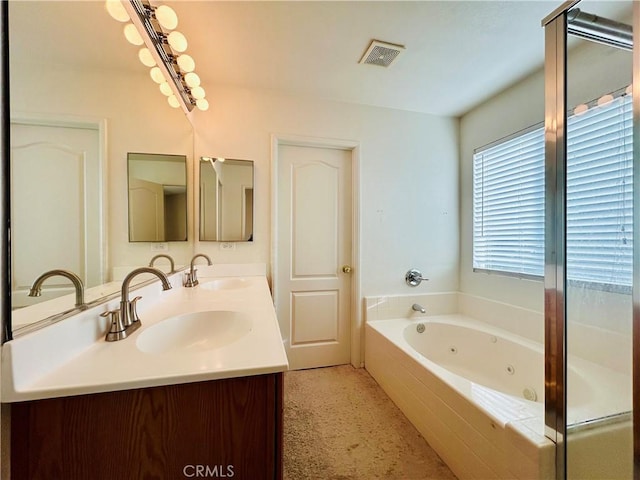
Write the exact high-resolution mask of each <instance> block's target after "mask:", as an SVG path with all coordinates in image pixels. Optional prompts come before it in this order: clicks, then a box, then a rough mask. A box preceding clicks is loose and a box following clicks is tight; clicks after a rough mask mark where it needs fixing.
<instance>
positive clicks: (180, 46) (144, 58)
mask: <svg viewBox="0 0 640 480" xmlns="http://www.w3.org/2000/svg"><path fill="white" fill-rule="evenodd" d="M122 1H123V2H125V4H126V5H124V4H122V3H120V0H107V10H108V11H109V13H110V14H111V16H112V17H113V18H115V19H116V20H118V21H120V22H123V21H124V22H126V21H128V20H131V21H132V22H133V26H134V27H136V29H137V30H138V31H139V33H140V35H141V36H144V37H146V38H147V39H148V41H144V43H146V44H147V46H149V47H150V48H153V50H154V51H155V53H156V54H157V55H152V54H151V53H150V51H149V50H148V49H146V48H143V49H141V50H140V52H139V57H140V61H141V62H142V63H143V64H144V65H146V66H148V67H152V68H155V67H158V69H159V70H160V71H159V72H152V75H151V77H152V78H153V79H154V81H156V82H157V83H159V84H161V91H162V92H163V93H164V94H165V95H167V97H168V99H167V100H168V102H169V105H171V106H172V107H179V106H180V105H181V104H182V105H183V107H184V108H185V110H186V112H187V113H189V112H191V111H192V110H193V109H194V107H197V108H198V109H200V110H207V109H208V108H209V103H208V102H207V100H206V98H205V91H204V89H203V88H202V87H201V86H200V78H199V77H198V76H197V75H196V74H195V73H193V70H194V69H195V62H194V61H193V59H192V58H191V57H190V56H189V55H186V54H184V53H180V54H176V53H175V52H174V49H173V48H172V43H175V41H170V40H174V39H170V38H169V37H170V36H173V37H176V38H178V43H177V44H176V49H177V50H179V51H180V52H183V51H184V50H186V47H187V41H186V38H185V37H184V35H183V34H181V33H180V32H175V31H173V32H170V33H165V31H164V29H167V30H173V29H174V28H176V27H177V25H178V17H177V15H176V13H175V12H174V11H173V9H172V8H171V7H168V6H166V5H160V6H158V7H153V6H152V5H151V3H150V2H149V0H122ZM114 6H115V7H116V9H115V10H117V12H118V13H119V10H120V9H122V10H124V11H125V14H124V15H118V14H115V15H114V13H113V10H114ZM127 11H128V12H127ZM132 14H135V17H137V20H138V21H137V22H136V21H135V20H134V19H132V18H131V16H130V15H132ZM125 16H126V18H125ZM141 29H142V31H140V30H141ZM127 38H129V36H127ZM132 43H133V42H132ZM154 57H155V58H154ZM157 58H159V59H160V61H161V62H162V66H160V65H156V59H157ZM162 67H163V68H162ZM154 73H155V74H154ZM160 74H161V75H160ZM190 74H191V75H190ZM166 76H168V77H169V81H170V82H171V83H172V84H173V85H175V87H176V89H175V91H176V92H177V94H178V95H179V97H180V100H178V98H176V96H175V95H174V94H173V92H172V91H171V90H172V89H171V87H169V86H168V84H164V82H162V80H163V78H160V77H166ZM194 76H195V78H197V82H194V81H193V77H194ZM188 80H189V81H188ZM163 84H164V85H163Z"/></svg>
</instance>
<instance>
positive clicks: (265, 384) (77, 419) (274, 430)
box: [11, 374, 282, 480]
mask: <svg viewBox="0 0 640 480" xmlns="http://www.w3.org/2000/svg"><path fill="white" fill-rule="evenodd" d="M281 387H282V374H271V375H260V376H254V377H244V378H236V379H227V380H216V381H210V382H200V383H189V384H184V385H171V386H166V387H154V388H146V389H139V390H128V391H122V392H109V393H101V394H95V395H84V396H76V397H67V398H56V399H48V400H38V401H32V402H22V403H15V404H13V405H12V408H11V420H12V425H11V427H12V428H11V430H12V431H11V470H12V478H13V479H14V480H20V479H29V480H36V479H46V480H50V479H52V478H61V479H62V478H64V479H65V480H74V479H78V480H86V479H87V478H91V479H94V480H101V479H104V480H113V479H116V478H117V479H142V478H154V479H167V480H169V479H171V480H173V479H176V478H186V477H197V476H200V477H203V476H205V475H206V476H208V477H209V478H212V477H213V478H216V476H217V478H225V476H226V477H229V478H237V479H245V478H247V479H255V480H259V479H274V478H281V476H282V467H281V451H282V450H281V438H282V437H281V431H282V428H281V422H282V416H281V410H282V391H281ZM198 474H200V475H198Z"/></svg>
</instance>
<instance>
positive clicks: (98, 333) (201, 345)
mask: <svg viewBox="0 0 640 480" xmlns="http://www.w3.org/2000/svg"><path fill="white" fill-rule="evenodd" d="M216 269H217V266H214V267H200V268H199V269H198V270H199V276H200V284H199V285H197V286H195V287H191V288H187V287H184V286H183V285H182V276H181V274H180V273H177V274H174V275H172V276H170V277H169V280H170V282H171V284H172V286H173V288H172V289H171V290H168V291H162V289H161V288H160V284H159V282H154V283H152V284H150V285H147V286H145V287H143V288H141V289H139V290H136V292H135V294H136V295H139V296H141V297H142V298H141V299H140V300H139V301H138V313H139V316H140V319H141V323H142V326H141V327H140V328H139V329H138V330H137V331H135V332H133V333H132V334H131V335H130V336H129V337H127V338H125V339H123V340H120V341H117V342H106V341H105V340H104V335H105V332H106V330H107V327H108V326H107V325H106V320H105V319H101V318H100V314H101V313H103V312H104V311H106V310H112V309H114V308H117V307H118V300H112V301H110V302H107V303H105V304H102V305H97V306H95V307H92V308H91V309H89V310H86V311H84V312H80V313H78V314H77V315H74V316H72V317H69V318H67V319H64V320H62V321H60V322H58V323H56V324H53V325H50V326H48V327H47V328H44V329H41V330H37V331H35V332H32V333H29V334H27V335H24V336H21V337H19V338H17V339H15V340H12V341H10V342H7V343H5V344H4V345H3V347H2V401H3V402H15V401H22V400H36V399H43V398H52V397H61V396H70V395H80V394H89V393H98V392H106V391H115V390H125V389H132V388H145V387H152V386H160V385H171V384H179V383H188V382H194V381H206V380H215V379H221V378H232V377H241V376H250V375H259V374H266V373H276V372H282V371H285V370H287V368H288V362H287V357H286V354H285V351H284V347H283V344H282V337H281V335H280V329H279V326H278V321H277V318H276V315H275V311H274V308H273V301H272V298H271V294H270V290H269V286H268V283H267V279H266V276H265V275H264V274H263V273H262V271H261V270H260V269H258V270H257V271H258V272H260V274H255V273H256V271H255V270H251V269H249V270H247V268H246V267H245V268H244V269H240V270H238V272H239V273H241V274H238V275H235V276H224V277H222V276H221V277H217V276H216V275H217V274H219V273H218V272H216ZM228 270H229V269H227V272H226V273H227V274H228V273H229V272H228Z"/></svg>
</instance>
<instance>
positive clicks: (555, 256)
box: [542, 0, 640, 480]
mask: <svg viewBox="0 0 640 480" xmlns="http://www.w3.org/2000/svg"><path fill="white" fill-rule="evenodd" d="M578 3H580V0H569V1H566V2H564V3H563V4H562V5H560V7H558V8H557V9H556V10H555V11H554V12H552V13H551V14H550V15H548V16H547V17H546V18H545V19H544V20H543V21H542V26H543V27H544V29H545V172H546V173H545V175H546V177H545V182H546V187H545V210H546V211H545V228H546V233H545V270H544V272H545V275H544V276H545V280H544V297H545V299H544V300H545V434H546V435H547V437H549V438H551V439H552V440H554V441H555V442H556V469H555V471H556V479H558V480H561V479H565V478H566V477H567V458H566V443H565V439H566V435H567V424H566V420H567V398H566V388H565V387H566V383H565V381H566V372H567V339H566V303H565V300H566V297H565V294H566V291H565V285H566V256H565V251H566V250H565V249H566V219H565V212H566V175H565V173H566V154H567V139H566V133H567V132H566V125H567V102H566V101H567V37H568V35H576V36H579V37H582V38H586V39H588V40H592V41H596V42H599V43H603V44H607V45H611V46H615V47H619V48H624V49H626V50H632V54H633V80H632V85H633V91H634V92H640V45H639V43H640V42H638V41H636V42H634V41H633V39H634V36H633V32H634V31H635V32H636V33H637V32H640V2H636V1H634V2H633V21H632V26H628V25H625V24H622V23H618V22H615V21H612V20H609V19H606V18H602V17H598V16H596V15H591V14H585V13H584V12H580V11H578V10H574V11H573V12H569V11H570V10H571V9H573V8H574V7H575V6H576V5H577V4H578ZM633 163H634V169H633V182H634V184H635V185H636V186H637V185H640V95H639V94H636V95H634V96H633ZM633 224H634V225H640V188H634V192H633ZM632 301H633V333H632V336H633V340H632V341H633V372H632V376H633V470H634V478H635V479H640V235H634V239H633V298H632ZM635 412H639V415H635Z"/></svg>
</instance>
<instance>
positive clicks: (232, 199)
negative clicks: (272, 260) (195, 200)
mask: <svg viewBox="0 0 640 480" xmlns="http://www.w3.org/2000/svg"><path fill="white" fill-rule="evenodd" d="M200 240H201V241H213V242H216V241H217V242H251V241H253V162H252V161H250V160H236V159H230V158H226V159H225V158H214V157H202V158H201V161H200Z"/></svg>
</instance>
